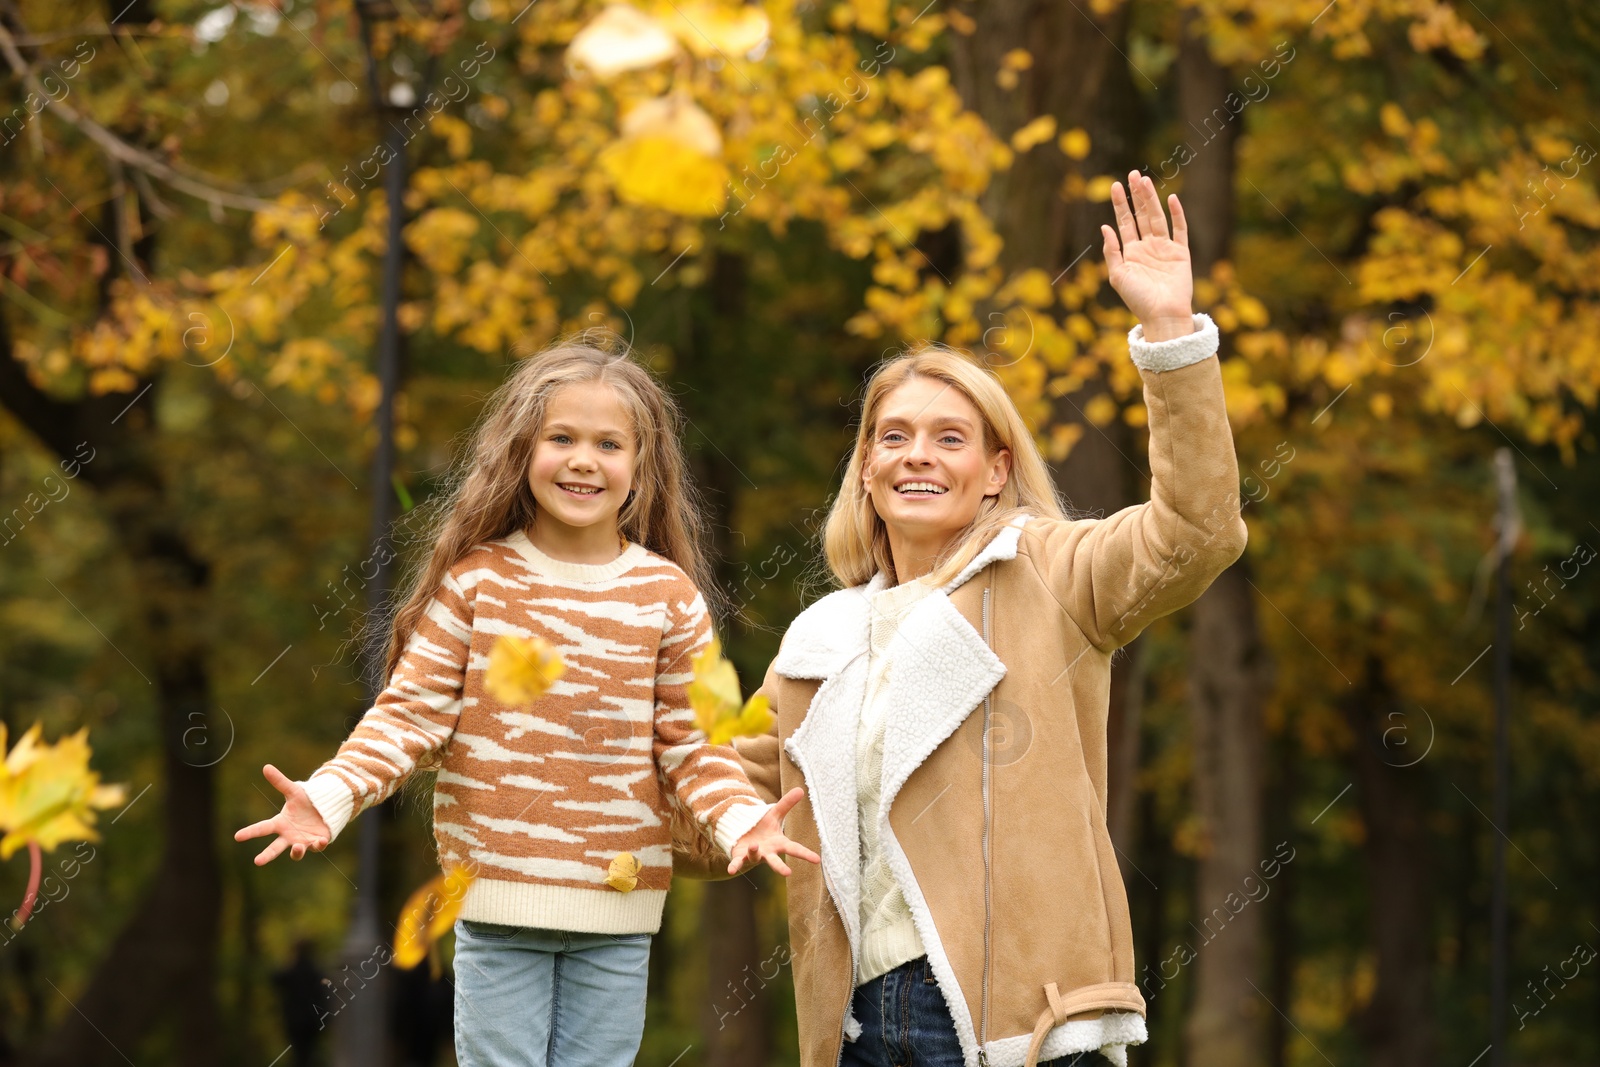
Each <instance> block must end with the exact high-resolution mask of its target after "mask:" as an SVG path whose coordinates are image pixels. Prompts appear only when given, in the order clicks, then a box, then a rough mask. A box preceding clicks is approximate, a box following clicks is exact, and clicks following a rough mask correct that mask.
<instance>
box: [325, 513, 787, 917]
mask: <svg viewBox="0 0 1600 1067" xmlns="http://www.w3.org/2000/svg"><path fill="white" fill-rule="evenodd" d="M501 634H512V635H515V636H519V637H528V636H538V637H542V638H544V640H546V641H547V642H549V643H550V645H551V647H552V648H554V649H555V650H556V651H557V652H558V653H559V654H560V656H561V658H562V660H563V661H565V663H566V672H565V673H564V674H563V675H562V677H561V678H560V679H559V680H558V681H557V682H556V683H555V684H554V685H553V686H552V687H551V688H550V690H549V692H547V693H546V694H545V695H544V696H543V697H541V698H540V699H539V700H538V701H537V702H535V703H533V704H531V705H527V706H522V707H513V706H507V705H504V704H501V703H499V702H498V701H496V700H495V699H494V697H492V696H490V695H489V693H488V692H487V691H486V690H485V688H484V672H485V670H486V669H487V667H488V663H489V651H490V648H491V647H492V646H493V645H494V642H495V639H496V638H498V637H499V636H500V635H501ZM710 638H711V621H710V617H709V614H708V613H707V611H706V606H705V601H704V600H703V599H702V598H701V596H700V593H699V592H698V591H697V590H696V589H695V587H694V585H693V583H692V582H690V580H689V578H688V576H687V575H685V574H684V572H683V571H682V570H680V569H679V568H678V567H677V566H676V565H675V564H673V563H672V562H671V561H670V560H668V559H666V558H664V557H662V556H659V555H657V554H655V553H654V552H651V551H649V550H648V549H646V548H644V547H643V546H642V545H638V544H629V545H628V547H627V548H626V549H625V550H624V551H623V553H622V554H621V555H620V556H618V557H617V558H616V559H615V560H613V561H612V562H610V563H605V564H579V563H566V562H563V561H561V560H556V559H552V558H550V557H549V556H547V555H545V554H544V553H543V552H541V551H539V549H537V548H536V547H534V545H533V543H532V542H531V541H530V540H529V539H528V537H527V536H526V535H525V534H523V533H521V532H517V533H514V534H512V535H511V536H509V537H506V538H503V539H501V540H499V541H491V542H489V543H487V544H482V545H479V546H477V547H475V548H474V549H473V550H472V551H471V552H469V553H468V554H467V555H466V556H465V557H464V558H463V559H461V560H460V561H459V562H458V563H457V564H456V565H455V566H453V567H451V568H450V570H449V573H448V574H446V576H445V578H444V581H443V582H442V583H441V585H440V588H439V590H438V592H437V594H436V595H435V597H434V599H433V602H432V603H431V604H430V605H429V607H428V611H427V614H426V615H425V616H424V617H423V619H422V621H421V623H420V624H419V625H418V627H417V629H416V632H414V633H413V634H412V635H411V637H410V639H409V641H407V643H406V647H405V653H404V655H403V657H402V658H401V660H400V664H399V666H398V667H397V668H396V670H395V672H394V676H393V677H392V678H391V679H390V680H389V684H388V687H387V688H386V689H385V690H384V691H383V693H382V694H381V695H380V696H379V697H378V700H377V702H376V704H375V705H374V706H373V707H372V708H371V709H370V710H369V711H368V712H367V713H366V715H365V716H363V717H362V719H361V722H360V724H359V725H358V726H357V727H356V729H355V731H354V732H353V733H352V734H351V735H350V738H349V739H348V740H347V741H345V743H344V744H343V745H341V746H340V748H339V751H338V753H337V754H336V755H335V756H334V757H333V758H332V759H331V760H329V761H328V762H327V763H326V764H324V765H323V766H322V767H321V768H319V769H318V770H317V771H316V772H315V773H314V774H312V776H311V777H310V778H309V779H308V780H307V781H306V782H305V787H306V790H307V792H308V793H309V794H310V796H311V800H312V803H313V804H315V805H316V808H317V810H318V811H319V812H320V813H321V814H322V817H323V819H324V820H325V821H326V822H327V824H328V828H329V829H330V830H332V831H333V833H334V835H335V836H337V835H338V834H339V832H340V831H341V830H343V829H344V827H345V826H346V824H348V823H349V821H350V820H351V819H352V818H353V817H354V816H355V815H357V814H359V813H360V812H361V811H362V810H364V809H365V808H367V807H369V806H370V805H372V804H375V803H378V802H379V801H381V800H383V799H384V798H386V797H388V796H389V795H390V794H391V793H393V792H394V791H395V789H397V788H398V787H399V785H400V783H401V782H402V781H403V780H404V779H405V777H406V776H407V775H408V774H410V773H411V772H412V771H414V770H416V769H417V768H418V766H419V765H420V766H422V767H423V768H425V769H426V768H430V767H437V768H438V779H437V782H436V785H435V788H434V794H433V826H434V837H435V839H436V842H437V845H438V853H439V861H440V864H441V865H449V864H467V865H469V866H474V867H475V869H476V872H477V878H476V879H475V880H474V881H473V883H472V886H471V888H470V889H469V890H468V891H467V895H466V899H465V900H464V902H463V904H462V910H461V916H462V918H465V919H472V920H476V921H480V922H490V923H503V924H506V925H511V926H529V927H544V928H549V929H558V930H574V931H584V932H590V933H610V934H627V933H654V932H655V931H656V930H658V929H660V926H661V912H662V908H663V907H664V905H665V903H666V892H667V887H668V885H669V884H670V883H671V880H672V843H671V835H670V832H669V822H670V808H669V803H671V801H670V800H669V798H668V796H667V793H668V791H670V792H671V793H672V794H673V796H674V797H675V798H676V801H677V802H678V803H680V804H681V805H682V806H683V808H685V809H686V810H687V811H688V812H690V813H691V814H692V815H693V816H694V819H695V821H696V822H697V823H698V824H699V825H700V826H701V827H702V829H703V830H705V832H706V833H708V835H710V836H711V837H712V839H713V840H714V841H715V842H716V843H717V845H718V846H719V848H720V849H721V850H722V851H724V852H726V851H728V849H729V848H731V846H732V844H733V842H735V841H737V840H738V839H739V838H740V837H741V836H743V835H744V833H745V832H747V831H748V830H749V829H750V828H751V827H752V826H754V825H755V824H756V822H757V821H759V819H760V818H761V816H762V815H763V814H765V813H766V811H767V805H766V804H765V803H763V802H762V801H761V800H760V798H759V797H757V795H756V793H755V790H754V789H753V788H752V787H751V785H750V782H749V780H748V779H747V778H746V777H745V775H744V771H743V770H742V769H741V767H740V765H739V761H738V758H737V757H736V756H735V754H734V752H733V750H732V748H730V747H727V746H720V745H712V744H710V743H708V742H707V740H706V736H705V734H704V733H703V732H701V731H700V729H699V728H698V727H697V726H696V724H695V718H694V713H693V711H692V710H691V709H690V707H689V701H688V696H687V688H688V684H689V681H690V679H691V677H692V674H691V671H690V666H689V657H690V656H691V655H693V654H695V653H697V652H699V651H700V650H701V649H702V648H704V646H705V645H706V644H707V643H708V642H709V640H710ZM620 852H629V853H632V854H633V855H634V856H635V857H636V858H637V859H638V860H639V862H640V863H641V864H642V865H643V866H642V869H641V870H640V871H639V875H638V885H637V887H636V888H634V889H632V890H630V891H628V892H621V891H619V890H617V889H613V888H612V887H611V886H609V885H608V884H606V882H605V878H606V874H607V869H608V867H609V866H610V863H611V861H612V860H613V859H614V858H615V857H616V856H617V854H618V853H620Z"/></svg>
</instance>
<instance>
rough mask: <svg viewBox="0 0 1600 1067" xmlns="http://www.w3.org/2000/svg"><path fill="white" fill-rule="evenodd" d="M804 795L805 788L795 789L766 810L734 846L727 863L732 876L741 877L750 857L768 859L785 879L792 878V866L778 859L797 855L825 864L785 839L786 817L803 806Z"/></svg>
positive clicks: (802, 846) (798, 845)
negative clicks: (791, 810) (790, 876)
mask: <svg viewBox="0 0 1600 1067" xmlns="http://www.w3.org/2000/svg"><path fill="white" fill-rule="evenodd" d="M805 795H806V791H805V790H804V789H801V788H800V787H799V786H795V787H794V788H793V789H791V790H789V791H788V792H787V793H785V794H784V795H783V796H782V797H780V798H779V799H778V802H777V803H776V804H774V805H772V807H770V808H768V809H767V813H766V814H765V815H763V816H762V817H761V821H760V822H758V823H756V824H755V825H754V826H752V827H750V829H749V830H748V831H746V833H745V835H744V836H743V837H741V838H739V840H737V841H735V842H734V843H733V851H731V852H730V853H729V854H728V858H729V859H731V860H732V861H733V862H732V863H730V864H728V873H729V874H738V873H739V872H740V871H741V870H743V869H744V865H745V863H746V861H747V860H749V859H750V858H751V857H755V858H756V859H757V860H766V861H767V863H768V865H769V866H771V867H772V869H773V870H775V871H777V872H778V873H779V874H781V875H783V876H784V877H785V878H787V877H788V876H789V865H788V864H787V863H784V862H783V860H781V859H779V858H778V857H779V856H796V857H798V858H800V859H803V860H810V861H811V862H812V863H821V862H822V857H821V856H818V855H817V854H816V853H815V852H812V851H811V850H810V849H809V848H806V846H804V845H802V844H799V843H798V842H795V841H791V840H789V839H788V838H787V837H784V836H783V817H784V816H785V815H787V814H789V809H790V808H792V807H794V806H795V805H796V804H798V803H800V800H801V798H802V797H804V796H805Z"/></svg>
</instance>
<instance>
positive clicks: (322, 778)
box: [298, 774, 356, 845]
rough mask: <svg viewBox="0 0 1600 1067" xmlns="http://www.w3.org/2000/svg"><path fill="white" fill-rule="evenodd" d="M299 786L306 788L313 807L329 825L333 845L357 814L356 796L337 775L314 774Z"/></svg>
mask: <svg viewBox="0 0 1600 1067" xmlns="http://www.w3.org/2000/svg"><path fill="white" fill-rule="evenodd" d="M298 784H299V785H302V786H304V787H305V791H306V796H308V797H310V798H311V804H312V806H313V807H315V808H316V809H317V814H318V815H321V816H322V821H323V822H325V823H327V824H328V832H329V834H331V835H332V836H331V837H329V838H328V843H329V844H330V845H331V844H333V840H334V838H337V837H338V836H339V832H340V831H341V830H343V829H344V828H345V827H346V826H348V825H349V824H350V818H351V816H352V815H354V814H355V806H356V798H355V794H353V793H351V792H350V787H349V786H348V785H346V784H345V781H344V779H343V778H340V777H339V776H338V775H337V774H313V775H312V776H311V777H310V778H308V779H307V780H306V781H304V782H300V783H298Z"/></svg>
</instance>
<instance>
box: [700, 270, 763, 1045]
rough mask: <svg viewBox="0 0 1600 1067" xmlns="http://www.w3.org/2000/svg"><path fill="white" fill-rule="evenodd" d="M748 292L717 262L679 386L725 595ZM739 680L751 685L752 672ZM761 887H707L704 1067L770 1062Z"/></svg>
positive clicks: (738, 883) (733, 622)
mask: <svg viewBox="0 0 1600 1067" xmlns="http://www.w3.org/2000/svg"><path fill="white" fill-rule="evenodd" d="M748 285H749V282H748V266H747V264H746V263H745V260H744V258H743V257H742V256H739V255H736V254H733V253H729V252H725V251H718V252H717V253H715V256H714V259H713V261H712V268H711V278H710V282H709V284H708V285H707V287H706V290H707V291H706V293H705V294H704V298H705V300H704V302H703V303H697V304H696V312H697V313H696V314H695V315H694V316H693V318H692V319H691V321H690V323H689V336H688V338H687V339H686V343H685V344H684V345H683V346H682V347H683V352H682V353H681V360H682V363H681V374H680V378H682V379H683V381H684V384H686V385H688V386H690V392H689V395H688V396H687V397H686V404H685V408H686V412H687V413H688V414H689V416H690V418H691V419H695V423H694V425H695V430H694V431H693V432H691V433H690V435H689V439H690V440H691V441H694V440H695V439H696V438H701V439H703V441H701V442H697V443H703V444H705V445H707V446H708V447H706V448H705V449H703V450H700V451H698V452H696V453H695V454H694V456H693V463H694V467H695V471H694V474H695V481H696V482H697V483H698V484H699V485H701V486H702V487H704V489H705V490H706V500H707V503H708V505H709V507H708V510H709V511H710V512H711V520H712V533H713V538H714V540H715V542H716V544H715V546H714V548H715V555H716V559H717V562H718V580H719V581H720V582H721V584H722V586H723V588H724V589H725V590H726V589H731V588H732V577H733V573H734V571H733V560H732V558H731V556H730V552H729V549H730V547H731V546H730V545H729V544H728V538H727V532H728V530H729V528H730V525H731V520H732V517H733V515H734V514H735V512H736V507H735V504H736V498H737V495H738V494H740V493H741V492H742V487H743V486H744V485H745V484H746V482H745V475H744V474H743V473H742V472H741V469H740V467H739V465H738V463H737V461H736V460H735V459H734V458H733V457H736V456H739V455H740V453H741V449H740V448H739V447H738V442H737V440H735V439H734V438H735V437H736V435H729V434H725V433H724V434H718V436H719V437H721V438H722V439H721V440H712V439H711V437H709V436H708V435H707V430H708V429H710V431H711V432H712V433H716V432H717V427H719V426H725V425H726V420H721V419H719V418H718V417H717V416H718V411H719V410H725V409H721V405H722V404H724V403H733V404H736V403H737V397H736V396H719V393H721V392H722V391H724V390H726V389H727V388H728V386H729V385H730V384H732V383H729V382H728V381H726V380H725V379H722V380H719V378H718V376H717V371H716V368H719V367H727V366H730V365H736V364H737V362H738V361H739V360H740V359H741V358H744V354H745V353H746V352H747V351H748V349H747V347H746V346H745V345H744V344H743V342H742V339H741V338H740V336H739V326H738V324H739V323H742V322H743V321H744V318H745V314H746V308H747V303H748V301H747V294H748ZM691 408H693V409H694V410H689V409H691ZM696 416H700V417H699V418H698V419H696ZM730 453H731V455H730ZM721 623H722V624H721V625H719V627H718V628H719V630H721V629H723V628H724V627H726V629H727V631H728V632H730V633H731V634H733V635H734V636H735V639H737V635H738V634H740V633H746V634H747V633H748V627H746V626H745V625H744V624H743V623H741V622H740V620H739V619H737V618H731V619H727V620H722V621H721ZM743 676H744V677H745V678H746V679H748V677H749V672H748V671H746V672H743ZM758 677H759V676H758ZM758 878H759V876H758V875H754V874H750V875H746V876H744V877H740V878H734V879H730V880H727V881H710V882H707V883H706V886H705V897H704V903H703V905H702V912H701V921H700V935H701V940H702V941H703V943H704V944H705V946H706V958H707V985H706V989H707V994H706V1000H705V1002H704V1004H703V1005H702V1008H701V1032H702V1033H704V1034H705V1037H706V1050H705V1055H704V1057H703V1058H702V1060H701V1062H702V1063H703V1064H705V1067H759V1065H761V1064H764V1063H766V1062H767V1058H768V1054H769V1052H770V1042H771V1032H772V1027H771V1002H772V998H771V994H770V992H769V991H768V990H767V988H766V986H767V983H766V982H765V981H764V980H762V979H761V978H760V977H759V974H760V967H761V956H760V945H759V938H758V936H757V932H756V901H757V897H758V894H759V885H758V881H757V879H758Z"/></svg>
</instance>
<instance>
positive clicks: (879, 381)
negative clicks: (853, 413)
mask: <svg viewBox="0 0 1600 1067" xmlns="http://www.w3.org/2000/svg"><path fill="white" fill-rule="evenodd" d="M913 378H929V379H932V380H934V381H938V382H943V383H945V384H946V385H948V386H950V387H951V388H953V389H956V390H958V391H959V392H960V393H961V394H962V395H963V396H965V397H966V398H967V399H968V400H970V401H971V402H972V406H973V407H975V408H977V409H978V414H979V416H981V417H982V419H983V444H984V449H985V452H986V453H987V454H988V455H991V456H992V455H994V454H995V453H996V452H998V451H1000V450H1001V449H1007V450H1009V451H1010V453H1011V473H1010V476H1009V477H1008V478H1007V479H1006V484H1005V487H1004V488H1002V489H1001V490H1000V492H999V493H998V494H996V495H995V496H990V497H985V498H984V500H983V503H982V504H980V505H979V507H978V514H977V515H976V516H974V517H973V520H972V523H971V525H969V526H968V527H967V529H966V531H965V532H964V533H962V534H960V535H959V536H957V537H955V538H952V539H951V542H950V545H949V547H948V548H947V549H946V550H945V552H944V553H943V555H942V556H941V557H940V559H939V561H938V562H937V563H936V564H935V566H934V569H933V573H932V574H931V575H930V576H929V578H928V581H930V582H931V583H932V584H934V585H944V584H945V583H946V582H948V581H950V580H951V579H952V578H954V577H955V576H956V575H957V574H958V573H960V571H961V568H963V567H965V566H966V565H967V564H968V563H970V562H972V558H973V557H974V556H976V555H977V554H978V553H979V552H980V551H981V550H982V549H983V546H984V545H986V544H988V543H989V541H990V539H991V538H993V537H994V535H995V534H997V533H999V532H1000V531H1001V530H1002V529H1004V528H1005V527H1006V525H1007V524H1009V523H1010V522H1011V521H1012V520H1013V519H1015V518H1016V517H1017V516H1019V515H1039V516H1044V517H1048V518H1054V519H1060V518H1065V517H1066V516H1065V515H1064V513H1063V512H1062V509H1061V501H1060V498H1059V497H1058V496H1057V495H1056V488H1055V483H1054V482H1053V481H1052V480H1051V477H1050V468H1049V467H1048V466H1047V465H1046V464H1045V461H1044V457H1043V456H1041V455H1040V454H1039V448H1038V446H1037V445H1036V444H1034V440H1033V433H1032V431H1030V430H1029V429H1028V424H1027V423H1026V422H1024V421H1023V419H1022V413H1021V412H1019V411H1018V410H1017V406H1016V405H1015V404H1013V403H1012V402H1011V398H1010V397H1009V396H1007V395H1006V391H1005V388H1004V387H1003V386H1002V385H1001V384H1000V381H999V379H998V378H996V377H995V376H994V375H993V374H992V373H991V372H989V371H988V370H986V369H984V368H983V367H982V366H980V365H979V364H978V363H977V362H976V361H975V360H974V359H973V358H972V357H971V356H969V355H967V354H966V353H964V352H958V351H956V350H955V349H952V348H947V347H945V346H944V345H940V344H932V343H923V344H920V345H917V346H915V347H914V348H912V349H910V350H909V351H907V352H905V353H903V354H902V355H899V356H896V357H895V358H894V359H891V360H889V361H887V362H885V363H882V364H879V366H878V369H877V370H876V371H874V372H873V375H872V377H871V378H870V379H869V380H868V382H867V395H866V400H865V402H864V403H863V404H862V408H861V424H860V426H859V427H858V429H857V431H856V444H855V449H854V450H853V451H852V452H851V453H850V462H849V464H848V465H847V466H846V468H845V473H844V484H843V485H841V486H840V487H839V495H838V496H837V497H835V498H834V502H833V508H832V509H831V510H830V511H829V512H828V521H827V525H826V526H824V528H823V531H822V550H823V554H824V555H825V556H826V557H827V561H828V569H829V570H831V571H832V572H833V577H834V579H835V580H836V581H837V582H838V583H839V584H840V585H841V586H843V587H845V588H849V587H850V586H855V585H861V584H862V583H863V582H868V581H871V579H872V577H873V575H875V574H876V573H877V572H878V571H880V570H881V571H883V572H884V574H885V575H887V576H888V578H889V581H890V583H891V584H894V583H896V582H898V580H899V579H898V578H897V577H896V575H895V570H894V557H893V555H892V554H891V553H890V551H889V532H888V528H887V527H886V526H885V525H884V522H883V520H882V519H881V518H879V517H878V511H877V509H876V508H874V507H873V506H872V498H871V497H869V496H868V495H867V492H866V490H865V489H864V488H863V487H862V485H861V471H862V468H863V466H864V465H865V464H866V461H867V456H868V455H869V453H870V452H871V450H872V445H873V442H874V441H875V440H876V438H877V423H878V418H879V415H880V414H881V412H882V410H883V403H884V400H885V399H887V398H888V396H889V394H890V393H892V392H894V391H895V390H896V389H898V388H899V387H900V386H902V385H904V384H905V383H906V382H908V381H910V380H911V379H913Z"/></svg>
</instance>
